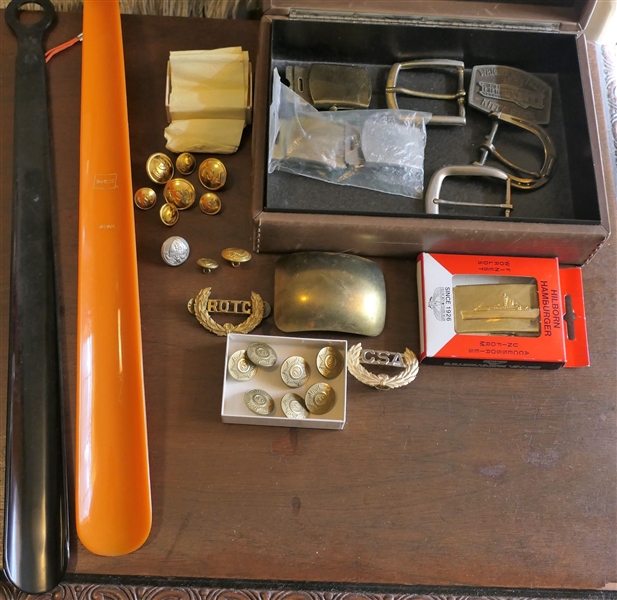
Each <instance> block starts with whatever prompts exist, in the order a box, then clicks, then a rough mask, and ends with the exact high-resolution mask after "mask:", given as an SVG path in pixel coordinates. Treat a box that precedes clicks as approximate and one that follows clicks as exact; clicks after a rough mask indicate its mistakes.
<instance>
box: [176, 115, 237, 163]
mask: <svg viewBox="0 0 617 600" xmlns="http://www.w3.org/2000/svg"><path fill="white" fill-rule="evenodd" d="M243 129H244V119H189V120H181V121H172V122H171V123H170V124H169V125H168V126H167V128H166V129H165V139H166V140H167V144H166V147H167V149H168V150H170V151H171V152H210V153H213V154H233V153H234V152H236V150H238V146H239V145H240V140H241V139H242V131H243Z"/></svg>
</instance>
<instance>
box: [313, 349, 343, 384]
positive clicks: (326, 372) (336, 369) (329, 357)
mask: <svg viewBox="0 0 617 600" xmlns="http://www.w3.org/2000/svg"><path fill="white" fill-rule="evenodd" d="M344 364H345V361H344V359H343V355H342V354H341V353H340V352H339V351H338V350H337V349H336V348H335V347H334V346H326V347H325V348H322V349H321V350H320V351H319V352H318V353H317V370H318V371H319V372H320V373H321V375H323V376H324V377H325V378H326V379H334V378H335V377H337V376H338V375H339V373H340V372H341V371H342V370H343V365H344Z"/></svg>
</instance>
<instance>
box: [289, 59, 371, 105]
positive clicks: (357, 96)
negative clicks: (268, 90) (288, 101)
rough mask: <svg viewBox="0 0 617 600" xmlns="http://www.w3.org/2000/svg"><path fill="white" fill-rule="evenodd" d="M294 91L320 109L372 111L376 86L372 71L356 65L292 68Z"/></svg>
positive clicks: (292, 86) (290, 71)
mask: <svg viewBox="0 0 617 600" xmlns="http://www.w3.org/2000/svg"><path fill="white" fill-rule="evenodd" d="M285 77H286V78H287V80H288V81H289V84H290V87H291V89H292V90H293V91H294V92H296V94H298V95H299V96H301V97H302V98H303V99H304V100H306V101H307V102H308V103H309V104H312V105H313V106H314V107H315V108H317V109H319V110H342V109H361V108H368V107H369V104H370V103H371V94H372V85H371V78H370V77H369V74H368V69H366V68H365V67H356V66H353V65H327V64H315V65H312V66H310V67H299V66H289V67H287V68H286V69H285Z"/></svg>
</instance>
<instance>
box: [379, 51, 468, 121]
mask: <svg viewBox="0 0 617 600" xmlns="http://www.w3.org/2000/svg"><path fill="white" fill-rule="evenodd" d="M443 67H445V68H451V69H456V72H457V75H458V89H457V91H456V93H454V94H432V93H428V92H419V91H416V90H410V89H408V88H404V87H398V86H397V85H396V82H397V80H398V75H399V73H400V72H401V70H408V69H438V68H443ZM397 93H398V94H405V95H407V96H413V97H414V98H431V99H434V100H456V103H457V104H458V116H457V117H455V116H448V115H432V116H431V118H430V120H429V121H428V122H427V125H465V123H466V117H465V95H466V92H465V63H463V62H462V61H460V60H450V59H437V58H436V59H426V60H412V61H410V62H403V63H395V64H393V65H392V67H391V68H390V72H389V73H388V79H387V81H386V102H387V103H388V108H393V109H397V108H398V102H397V100H396V94H397Z"/></svg>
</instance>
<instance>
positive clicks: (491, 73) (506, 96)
mask: <svg viewBox="0 0 617 600" xmlns="http://www.w3.org/2000/svg"><path fill="white" fill-rule="evenodd" d="M552 94H553V91H552V89H551V86H550V85H549V84H548V83H545V82H544V81H542V80H541V79H539V78H538V77H536V76H535V75H532V74H531V73H527V72H526V71H521V70H520V69H515V68H514V67H507V66H505V65H476V66H475V67H474V68H473V69H472V70H471V81H470V83H469V105H470V106H473V107H474V108H477V109H478V110H480V111H482V112H485V113H489V114H490V113H503V114H508V115H512V116H513V117H519V118H521V119H525V120H526V121H531V122H532V123H537V124H538V125H546V124H547V123H548V122H549V121H550V118H551V97H552Z"/></svg>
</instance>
